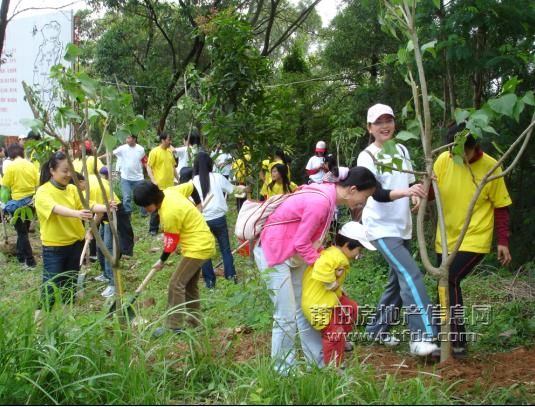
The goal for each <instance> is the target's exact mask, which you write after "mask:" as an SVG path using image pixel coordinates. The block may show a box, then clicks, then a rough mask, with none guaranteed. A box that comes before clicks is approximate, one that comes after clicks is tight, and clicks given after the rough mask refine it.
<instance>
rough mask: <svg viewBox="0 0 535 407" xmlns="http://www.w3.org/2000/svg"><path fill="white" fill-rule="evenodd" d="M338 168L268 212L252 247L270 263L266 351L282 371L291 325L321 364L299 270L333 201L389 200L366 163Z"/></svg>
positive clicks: (291, 356)
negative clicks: (335, 176) (334, 177)
mask: <svg viewBox="0 0 535 407" xmlns="http://www.w3.org/2000/svg"><path fill="white" fill-rule="evenodd" d="M340 170H342V168H340ZM341 172H342V174H343V175H342V176H341V177H340V178H343V180H341V181H339V182H337V183H324V184H310V185H306V186H304V187H303V188H302V189H301V190H300V192H298V193H296V194H294V195H291V196H290V197H288V198H287V199H286V200H285V201H284V202H283V203H282V204H281V205H280V206H279V207H278V208H277V209H276V210H275V212H273V214H271V216H270V217H269V218H268V220H267V222H266V226H265V227H264V229H263V231H262V234H261V236H260V240H259V243H258V244H257V245H256V247H255V249H254V255H255V260H256V264H257V266H258V268H259V269H260V271H264V270H266V269H268V268H269V269H270V271H269V272H268V273H267V274H266V279H267V285H268V288H269V290H270V295H271V299H272V301H273V304H274V306H275V310H274V313H273V320H274V321H273V331H272V344H271V357H272V358H273V359H274V363H275V370H276V371H278V372H279V373H281V374H283V375H287V374H288V371H289V370H290V368H291V367H292V366H293V365H294V364H295V334H296V328H299V335H300V337H301V346H302V348H303V351H304V353H305V357H306V358H307V361H308V362H309V363H313V364H317V365H319V366H322V365H323V360H322V354H321V350H322V342H321V335H320V334H319V333H318V332H319V331H316V330H315V329H313V328H312V327H311V326H310V324H309V323H308V321H307V320H306V319H305V317H304V316H303V313H302V311H301V305H300V304H301V289H302V280H303V273H304V271H305V269H306V267H307V266H308V265H312V264H314V262H315V261H316V260H317V259H318V257H319V251H320V246H321V241H322V239H323V238H324V235H325V234H326V231H327V230H328V228H329V225H330V223H331V220H332V217H333V215H334V211H335V208H336V205H345V206H347V207H348V208H351V209H354V208H356V207H359V206H363V205H364V204H365V203H366V200H367V199H368V197H369V196H371V195H372V194H374V193H375V194H374V196H376V195H378V199H383V200H386V201H389V200H390V197H389V195H390V191H386V190H382V189H381V190H378V191H376V186H377V181H376V179H375V177H374V175H373V174H372V172H371V171H369V170H368V169H366V168H361V167H355V168H351V169H350V170H349V171H348V170H347V169H345V171H341ZM344 172H345V174H344ZM344 175H345V176H344ZM379 195H380V196H379Z"/></svg>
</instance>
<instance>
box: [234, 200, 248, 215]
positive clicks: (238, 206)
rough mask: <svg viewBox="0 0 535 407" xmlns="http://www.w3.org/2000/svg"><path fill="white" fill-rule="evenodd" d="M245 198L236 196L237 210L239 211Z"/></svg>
mask: <svg viewBox="0 0 535 407" xmlns="http://www.w3.org/2000/svg"><path fill="white" fill-rule="evenodd" d="M246 200H247V198H236V209H237V211H238V212H240V209H241V207H242V205H243V203H244V202H245V201H246Z"/></svg>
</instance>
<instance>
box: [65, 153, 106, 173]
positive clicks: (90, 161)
mask: <svg viewBox="0 0 535 407" xmlns="http://www.w3.org/2000/svg"><path fill="white" fill-rule="evenodd" d="M86 164H87V173H88V174H89V175H91V174H94V173H95V157H93V156H92V155H90V156H88V157H87V158H86ZM72 166H73V167H74V170H75V171H76V172H79V173H80V174H83V173H84V172H83V163H82V159H81V158H77V159H76V160H74V161H73V162H72ZM102 167H104V164H102V161H100V160H99V159H98V158H97V171H100V169H101V168H102Z"/></svg>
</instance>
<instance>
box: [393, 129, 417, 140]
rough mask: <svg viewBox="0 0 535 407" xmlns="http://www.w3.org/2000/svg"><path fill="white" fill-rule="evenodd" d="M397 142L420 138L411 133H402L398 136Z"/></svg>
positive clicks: (404, 131)
mask: <svg viewBox="0 0 535 407" xmlns="http://www.w3.org/2000/svg"><path fill="white" fill-rule="evenodd" d="M396 140H401V141H407V140H418V136H417V135H416V134H414V133H411V132H410V131H406V130H403V131H400V132H399V133H398V134H396Z"/></svg>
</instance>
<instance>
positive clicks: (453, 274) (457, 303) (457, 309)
mask: <svg viewBox="0 0 535 407" xmlns="http://www.w3.org/2000/svg"><path fill="white" fill-rule="evenodd" d="M483 257H485V255H484V254H481V253H471V252H458V253H457V256H455V259H454V260H453V263H452V264H451V267H450V273H449V284H448V285H449V290H448V294H449V298H450V321H451V324H450V328H451V331H450V332H451V339H452V344H453V346H454V347H459V348H464V347H466V342H467V341H466V335H465V333H466V330H465V327H464V322H465V321H464V319H465V315H464V314H465V312H464V309H463V306H464V305H463V293H462V291H461V282H462V281H463V279H464V278H465V277H466V276H467V275H468V274H470V273H471V272H472V271H473V270H474V268H475V267H476V266H477V265H478V264H479V262H480V261H481V260H483ZM437 259H438V262H440V261H441V259H442V255H441V254H438V253H437ZM437 303H438V304H440V300H439V301H437Z"/></svg>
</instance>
